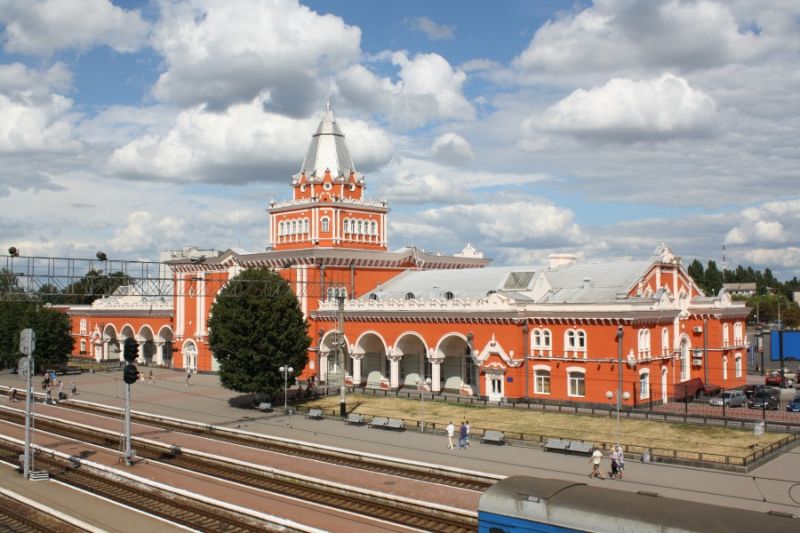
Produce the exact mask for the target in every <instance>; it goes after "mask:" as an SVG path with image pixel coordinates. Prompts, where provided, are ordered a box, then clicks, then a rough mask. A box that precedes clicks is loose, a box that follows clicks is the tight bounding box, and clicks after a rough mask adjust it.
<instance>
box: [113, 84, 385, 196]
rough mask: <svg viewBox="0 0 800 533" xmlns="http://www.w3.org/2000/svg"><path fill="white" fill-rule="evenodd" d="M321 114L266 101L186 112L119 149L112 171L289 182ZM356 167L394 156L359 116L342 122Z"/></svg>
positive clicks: (197, 178)
mask: <svg viewBox="0 0 800 533" xmlns="http://www.w3.org/2000/svg"><path fill="white" fill-rule="evenodd" d="M318 122H319V119H318V118H317V117H314V118H308V119H300V120H298V119H293V118H290V117H286V116H283V115H279V114H275V113H269V112H266V111H264V106H263V100H262V99H261V98H256V99H254V100H253V101H252V102H250V103H248V104H237V105H233V106H231V107H229V108H228V109H227V110H226V111H225V112H222V113H212V112H208V111H206V110H205V109H204V108H203V107H194V108H192V109H187V110H185V111H182V112H181V113H180V114H179V115H178V117H177V119H176V121H175V124H174V126H173V127H172V128H171V129H169V131H165V132H148V133H145V134H143V135H141V136H139V137H137V138H136V139H134V140H132V141H130V142H128V143H127V144H125V145H124V146H121V147H120V148H118V149H116V150H115V151H114V152H113V154H112V155H111V157H110V159H109V162H108V168H109V170H110V171H111V172H113V173H115V174H117V175H120V176H123V177H127V178H135V179H154V180H168V181H172V182H214V183H224V184H229V185H232V184H241V183H249V182H255V181H264V182H267V181H273V182H286V181H288V180H289V178H290V176H291V175H292V174H294V173H295V172H297V170H298V169H299V168H300V164H301V163H302V160H303V155H304V154H305V152H306V150H307V148H308V144H309V142H310V133H309V132H313V131H314V130H315V129H316V126H317V124H318ZM339 122H340V126H341V128H342V130H343V131H344V132H345V135H346V136H347V139H348V145H349V146H352V147H353V149H352V154H353V157H354V159H355V163H356V167H357V168H358V169H359V170H362V169H371V168H375V167H377V166H380V165H382V164H384V163H385V162H386V161H388V159H389V158H390V157H391V153H392V146H391V141H390V140H389V138H388V136H387V135H386V134H385V133H384V132H383V131H381V130H379V129H376V128H374V127H372V126H370V125H368V124H367V123H365V122H361V121H339Z"/></svg>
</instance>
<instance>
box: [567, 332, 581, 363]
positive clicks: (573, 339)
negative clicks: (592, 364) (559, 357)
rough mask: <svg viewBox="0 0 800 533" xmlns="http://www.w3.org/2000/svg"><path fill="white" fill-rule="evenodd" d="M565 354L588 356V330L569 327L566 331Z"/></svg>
mask: <svg viewBox="0 0 800 533" xmlns="http://www.w3.org/2000/svg"><path fill="white" fill-rule="evenodd" d="M564 355H565V356H566V357H569V356H570V355H572V356H573V357H578V356H579V355H583V357H586V332H585V331H583V330H574V329H568V330H567V331H566V332H565V333H564Z"/></svg>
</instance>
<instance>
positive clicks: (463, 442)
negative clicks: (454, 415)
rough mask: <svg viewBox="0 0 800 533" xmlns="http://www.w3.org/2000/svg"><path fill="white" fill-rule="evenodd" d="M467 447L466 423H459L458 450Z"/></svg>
mask: <svg viewBox="0 0 800 533" xmlns="http://www.w3.org/2000/svg"><path fill="white" fill-rule="evenodd" d="M466 447H467V423H466V422H461V427H460V428H459V429H458V449H459V450H463V449H465V448H466Z"/></svg>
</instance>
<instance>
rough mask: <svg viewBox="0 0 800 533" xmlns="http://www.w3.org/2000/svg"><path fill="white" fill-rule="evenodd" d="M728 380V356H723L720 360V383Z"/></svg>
mask: <svg viewBox="0 0 800 533" xmlns="http://www.w3.org/2000/svg"><path fill="white" fill-rule="evenodd" d="M727 379H728V356H727V355H726V356H724V357H723V358H722V381H727Z"/></svg>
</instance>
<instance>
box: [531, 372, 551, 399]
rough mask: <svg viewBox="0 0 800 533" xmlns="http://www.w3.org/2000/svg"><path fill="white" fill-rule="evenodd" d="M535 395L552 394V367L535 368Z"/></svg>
mask: <svg viewBox="0 0 800 533" xmlns="http://www.w3.org/2000/svg"><path fill="white" fill-rule="evenodd" d="M533 393H534V394H550V367H549V366H546V365H536V366H534V367H533Z"/></svg>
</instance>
